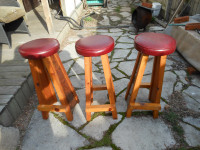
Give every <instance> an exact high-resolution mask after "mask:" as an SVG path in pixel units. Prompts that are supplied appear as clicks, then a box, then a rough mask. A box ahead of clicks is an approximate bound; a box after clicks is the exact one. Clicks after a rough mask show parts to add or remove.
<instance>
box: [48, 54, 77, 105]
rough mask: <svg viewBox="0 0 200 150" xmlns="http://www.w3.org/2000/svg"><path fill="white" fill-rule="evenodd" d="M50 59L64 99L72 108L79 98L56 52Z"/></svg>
mask: <svg viewBox="0 0 200 150" xmlns="http://www.w3.org/2000/svg"><path fill="white" fill-rule="evenodd" d="M51 60H52V63H53V64H54V67H55V70H56V73H57V75H58V78H59V81H60V83H61V85H62V88H63V91H64V94H65V96H66V100H67V101H68V104H69V105H70V108H74V107H75V105H76V104H77V103H78V102H79V99H78V96H77V94H76V92H75V90H74V87H73V86H72V83H71V81H70V79H69V77H68V75H67V73H66V71H65V68H64V66H63V64H62V62H61V60H60V58H59V56H58V54H57V53H56V54H54V55H52V56H51Z"/></svg>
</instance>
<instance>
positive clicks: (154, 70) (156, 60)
mask: <svg viewBox="0 0 200 150" xmlns="http://www.w3.org/2000/svg"><path fill="white" fill-rule="evenodd" d="M158 61H159V59H158V57H156V56H155V57H154V61H153V68H152V75H151V83H150V89H149V100H150V101H151V102H152V101H153V99H155V93H154V94H153V91H154V92H155V91H156V89H155V88H154V87H155V86H154V85H156V82H157V81H158V76H157V75H158V74H157V73H156V67H157V66H156V64H158V63H159V62H158Z"/></svg>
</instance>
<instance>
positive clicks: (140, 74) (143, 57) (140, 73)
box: [126, 54, 149, 118]
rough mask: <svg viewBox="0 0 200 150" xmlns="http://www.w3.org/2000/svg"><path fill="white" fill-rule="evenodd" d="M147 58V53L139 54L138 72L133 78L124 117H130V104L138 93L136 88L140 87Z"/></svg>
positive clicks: (132, 103)
mask: <svg viewBox="0 0 200 150" xmlns="http://www.w3.org/2000/svg"><path fill="white" fill-rule="evenodd" d="M148 58H149V56H148V55H144V54H142V55H141V59H140V61H139V66H138V67H139V68H138V72H137V75H136V78H135V83H134V86H133V90H132V93H131V97H130V101H129V105H128V108H127V112H126V117H128V118H129V117H131V113H132V110H133V109H132V107H131V105H134V103H135V99H136V97H137V93H138V90H139V88H140V84H141V82H142V78H143V74H144V71H145V68H146V64H147V61H148Z"/></svg>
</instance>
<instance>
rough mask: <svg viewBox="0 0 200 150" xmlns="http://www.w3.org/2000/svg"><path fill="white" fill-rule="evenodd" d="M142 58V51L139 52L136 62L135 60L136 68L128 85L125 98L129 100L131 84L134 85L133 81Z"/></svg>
mask: <svg viewBox="0 0 200 150" xmlns="http://www.w3.org/2000/svg"><path fill="white" fill-rule="evenodd" d="M140 58H141V53H140V52H138V55H137V59H136V62H135V66H134V69H133V72H132V75H131V78H130V81H129V83H128V86H127V90H126V95H125V100H127V98H128V95H129V92H130V89H131V86H132V84H133V81H134V80H133V79H134V78H135V74H136V71H137V69H138V66H139V65H138V63H139V60H140Z"/></svg>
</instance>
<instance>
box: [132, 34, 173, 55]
mask: <svg viewBox="0 0 200 150" xmlns="http://www.w3.org/2000/svg"><path fill="white" fill-rule="evenodd" d="M134 43H135V48H136V49H137V50H138V51H140V52H142V53H144V54H146V55H153V56H163V55H169V54H171V53H173V52H174V51H175V49H176V41H175V39H173V38H172V37H171V36H169V35H166V34H162V33H153V32H148V33H141V34H139V35H137V36H136V37H135V42H134Z"/></svg>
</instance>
